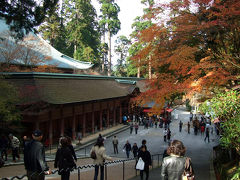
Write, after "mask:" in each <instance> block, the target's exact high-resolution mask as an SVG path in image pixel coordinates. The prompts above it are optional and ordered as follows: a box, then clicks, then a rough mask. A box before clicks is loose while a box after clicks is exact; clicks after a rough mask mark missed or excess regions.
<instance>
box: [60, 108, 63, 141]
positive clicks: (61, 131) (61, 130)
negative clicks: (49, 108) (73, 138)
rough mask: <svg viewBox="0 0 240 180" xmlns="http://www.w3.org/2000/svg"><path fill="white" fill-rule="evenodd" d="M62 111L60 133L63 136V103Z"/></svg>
mask: <svg viewBox="0 0 240 180" xmlns="http://www.w3.org/2000/svg"><path fill="white" fill-rule="evenodd" d="M60 108H61V110H60V111H61V112H60V115H61V117H60V118H61V122H60V128H61V129H60V133H61V134H60V135H61V136H63V135H64V116H63V105H61V107H60Z"/></svg>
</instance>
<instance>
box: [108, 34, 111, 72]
mask: <svg viewBox="0 0 240 180" xmlns="http://www.w3.org/2000/svg"><path fill="white" fill-rule="evenodd" d="M111 65H112V61H111V32H110V30H108V76H111Z"/></svg>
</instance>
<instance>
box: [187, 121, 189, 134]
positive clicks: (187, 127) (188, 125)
mask: <svg viewBox="0 0 240 180" xmlns="http://www.w3.org/2000/svg"><path fill="white" fill-rule="evenodd" d="M187 130H188V134H190V122H189V121H188V123H187Z"/></svg>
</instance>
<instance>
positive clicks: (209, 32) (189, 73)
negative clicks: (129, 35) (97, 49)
mask: <svg viewBox="0 0 240 180" xmlns="http://www.w3.org/2000/svg"><path fill="white" fill-rule="evenodd" d="M192 2H193V3H195V4H194V7H195V9H194V12H192V11H191V8H190V7H191V3H190V1H188V0H186V1H184V0H182V1H174V3H171V4H170V5H162V4H159V7H157V4H156V6H155V9H157V10H156V11H154V13H155V18H153V19H154V21H156V20H157V17H160V16H161V15H165V14H164V13H165V12H164V11H163V9H164V8H166V9H169V11H170V13H169V19H168V21H167V22H165V23H163V22H162V21H161V20H163V19H161V18H160V21H159V22H156V23H155V25H153V26H151V27H149V28H147V29H145V30H143V31H141V32H140V33H139V35H140V36H139V43H141V44H143V47H142V49H141V50H140V51H138V53H137V58H135V62H137V64H139V65H142V66H145V67H148V66H149V64H151V66H152V67H151V68H152V72H153V73H154V76H153V77H154V79H152V80H151V81H149V84H148V87H149V89H148V90H147V91H146V92H144V93H143V94H142V95H141V96H140V97H139V99H141V101H142V102H146V101H148V100H151V101H153V100H154V101H156V102H158V104H161V105H162V104H163V102H164V101H165V100H166V99H169V98H171V95H172V94H175V93H178V92H179V93H180V92H183V93H186V94H188V95H189V97H190V96H191V95H193V94H194V93H195V92H201V93H203V94H208V93H207V91H208V90H212V89H214V88H215V87H222V86H226V84H227V83H228V82H229V81H230V80H235V79H237V77H239V72H240V70H239V69H240V61H239V59H240V58H239V57H240V52H239V51H240V49H239V44H240V36H239V33H240V28H239V20H240V1H239V0H232V1H212V0H194V1H192ZM151 10H153V9H151ZM157 12H158V13H160V14H157ZM149 62H151V63H149ZM146 69H147V68H146ZM149 69H150V68H149ZM238 79H239V78H238ZM155 109H157V107H156V108H155Z"/></svg>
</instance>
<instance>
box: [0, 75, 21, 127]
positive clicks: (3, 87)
mask: <svg viewBox="0 0 240 180" xmlns="http://www.w3.org/2000/svg"><path fill="white" fill-rule="evenodd" d="M0 99H1V101H0V125H1V126H0V129H1V131H3V130H4V128H8V127H9V126H8V125H10V124H12V123H17V122H19V120H20V119H21V116H20V112H19V110H18V109H17V108H16V104H17V102H18V101H19V96H18V93H17V90H16V89H15V88H14V87H13V86H12V85H11V84H9V83H8V82H7V81H6V80H4V78H3V77H0Z"/></svg>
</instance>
